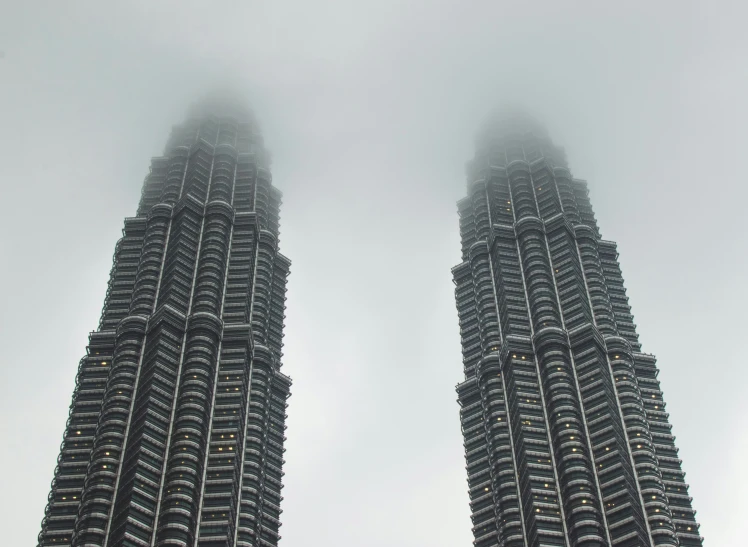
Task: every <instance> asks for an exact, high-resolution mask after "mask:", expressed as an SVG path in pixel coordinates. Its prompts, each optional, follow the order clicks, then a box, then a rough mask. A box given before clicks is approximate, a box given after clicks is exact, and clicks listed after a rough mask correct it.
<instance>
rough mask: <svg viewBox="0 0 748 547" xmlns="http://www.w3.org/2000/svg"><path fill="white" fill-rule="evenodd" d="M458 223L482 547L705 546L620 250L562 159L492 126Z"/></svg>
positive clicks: (515, 132)
mask: <svg viewBox="0 0 748 547" xmlns="http://www.w3.org/2000/svg"><path fill="white" fill-rule="evenodd" d="M458 208H459V214H460V233H461V238H462V260H463V261H462V263H461V264H460V265H458V266H456V267H455V268H454V269H453V277H454V282H455V284H456V290H455V295H456V300H457V309H458V314H459V322H460V333H461V338H462V353H463V363H464V372H465V380H464V382H462V383H460V384H459V385H458V387H457V392H458V395H459V403H460V407H461V410H460V416H461V422H462V432H463V435H464V440H465V457H466V462H467V472H468V484H469V494H470V507H471V513H472V521H473V535H474V542H473V544H474V545H475V546H476V547H488V546H497V545H499V546H502V547H509V546H511V547H515V546H516V547H519V546H527V547H536V546H569V547H571V546H590V547H591V546H602V545H605V546H622V547H623V546H627V547H628V546H630V547H639V546H653V545H662V546H665V545H668V546H675V545H680V546H683V547H696V546H701V545H702V538H701V537H700V536H699V525H698V523H697V522H696V520H695V512H694V511H693V509H692V507H691V498H690V497H689V496H688V485H687V484H686V483H685V481H684V473H683V471H682V470H681V460H680V459H678V449H677V448H676V447H675V438H674V437H673V435H672V434H671V426H670V423H669V421H668V414H667V411H666V405H665V402H664V400H663V394H662V391H661V388H660V383H659V381H658V380H657V375H658V369H657V366H656V363H655V358H654V356H652V355H650V354H648V353H643V352H642V349H641V345H640V343H639V337H638V335H637V333H636V326H635V325H634V323H633V316H632V315H631V309H630V307H629V305H628V299H627V297H626V291H625V289H624V286H623V279H622V277H621V269H620V266H619V263H618V254H617V252H616V244H615V243H613V242H612V241H606V240H603V239H602V238H601V237H600V232H599V230H598V226H597V222H596V220H595V216H594V214H593V212H592V207H591V205H590V199H589V195H588V191H587V185H586V183H585V182H584V181H581V180H577V179H574V178H573V177H572V175H571V173H570V172H569V169H568V167H567V165H566V160H565V156H564V153H563V151H562V150H561V149H559V148H557V147H555V146H554V145H553V144H552V143H551V141H550V139H549V138H548V136H547V135H546V133H545V131H544V130H543V128H541V127H539V126H538V125H537V124H536V123H535V122H534V121H532V120H530V119H528V118H527V117H526V116H522V115H504V116H499V117H497V118H495V119H493V120H492V121H491V122H490V123H488V124H487V125H486V126H485V128H484V129H483V130H482V131H481V132H480V134H479V137H478V139H477V151H476V155H475V158H474V159H473V160H472V161H471V162H470V163H469V164H468V195H467V197H465V198H464V199H462V200H461V201H460V202H459V203H458Z"/></svg>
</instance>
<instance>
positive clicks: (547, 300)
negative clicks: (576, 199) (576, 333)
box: [507, 161, 609, 545]
mask: <svg viewBox="0 0 748 547" xmlns="http://www.w3.org/2000/svg"><path fill="white" fill-rule="evenodd" d="M507 171H508V173H509V178H510V188H511V191H512V201H513V202H514V205H515V208H514V210H515V217H516V218H517V221H516V223H515V231H516V234H517V249H518V253H519V258H520V270H521V272H522V279H523V282H524V287H525V292H526V294H527V299H528V305H529V310H530V318H531V326H532V332H533V346H534V348H535V352H537V364H538V367H537V368H538V370H539V372H540V375H541V378H542V385H543V386H544V387H545V389H547V390H548V392H547V393H546V394H544V395H543V398H544V400H546V401H548V405H549V406H548V408H547V412H548V420H549V423H548V428H549V430H550V431H551V439H552V441H553V446H554V453H555V454H554V457H555V460H556V462H557V465H558V467H559V469H558V473H559V475H560V476H561V477H562V478H561V497H562V499H563V502H564V509H565V511H564V512H565V515H566V517H567V521H568V522H567V527H568V530H569V534H570V536H571V539H572V541H574V542H576V543H578V544H587V545H606V544H608V543H609V539H607V538H606V533H605V530H606V526H605V521H604V519H603V510H602V500H601V497H602V495H601V493H600V486H599V484H598V483H597V480H596V476H595V474H594V470H593V469H592V454H591V446H590V443H589V432H588V431H587V425H586V421H585V416H584V412H583V410H582V408H581V397H580V394H579V386H578V385H577V383H576V381H575V382H573V383H572V382H571V380H572V379H573V378H575V376H574V369H573V362H572V359H571V354H570V348H569V345H568V339H567V338H566V336H565V335H564V331H563V330H562V329H563V319H562V317H561V315H560V309H559V306H558V300H557V294H556V288H555V285H554V281H553V274H552V272H551V265H550V263H549V258H548V249H547V243H546V241H545V229H544V225H543V223H542V221H540V219H539V218H538V217H537V215H538V208H537V203H536V197H535V195H536V189H535V188H534V187H533V181H532V179H531V176H530V172H529V166H528V165H527V164H526V163H525V162H524V161H514V162H513V163H511V164H509V166H508V169H507ZM547 191H548V192H549V193H550V189H547ZM530 357H531V358H532V356H530ZM554 372H555V373H558V372H561V373H562V374H560V375H559V374H554ZM569 372H571V374H569ZM565 380H566V381H565ZM572 426H573V427H572ZM572 472H573V473H575V475H576V480H573V481H571V480H568V479H567V478H566V475H568V474H570V473H572Z"/></svg>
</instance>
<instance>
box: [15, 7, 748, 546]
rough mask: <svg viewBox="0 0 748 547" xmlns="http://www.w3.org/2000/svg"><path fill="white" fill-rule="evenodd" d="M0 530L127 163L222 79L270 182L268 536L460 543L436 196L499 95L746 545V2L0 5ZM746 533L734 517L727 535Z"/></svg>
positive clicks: (446, 292) (123, 203)
mask: <svg viewBox="0 0 748 547" xmlns="http://www.w3.org/2000/svg"><path fill="white" fill-rule="evenodd" d="M4 4H5V6H4V8H3V10H2V12H1V13H2V17H1V18H0V51H1V52H2V54H0V128H1V129H0V184H1V185H2V193H0V200H1V202H2V204H3V212H2V215H0V287H2V291H1V292H0V299H1V300H0V347H2V362H1V365H2V366H1V367H0V370H1V371H2V382H0V389H1V390H2V391H0V425H1V427H2V430H1V431H2V440H3V444H2V451H0V468H2V469H3V473H2V475H1V478H0V481H2V482H1V483H0V486H1V488H0V492H2V496H0V519H2V521H0V530H2V531H0V535H2V536H3V540H2V544H3V545H12V546H16V545H19V546H20V545H33V544H35V541H36V535H37V534H38V532H39V527H40V522H41V519H42V517H43V512H44V507H45V504H46V500H47V494H48V492H49V485H50V482H51V480H52V473H53V470H54V467H55V460H56V458H57V455H58V451H59V446H60V443H61V441H62V434H63V429H64V425H65V421H66V419H67V414H68V406H69V404H70V396H71V394H72V391H73V387H74V382H75V372H76V370H77V365H78V360H79V359H80V357H81V356H82V355H83V354H84V352H85V346H86V343H87V334H88V332H89V331H91V330H93V329H95V327H96V325H97V323H98V319H99V314H100V311H101V305H102V303H103V300H104V295H105V292H106V283H107V280H108V275H109V269H110V267H111V261H112V254H113V252H114V245H115V242H116V241H117V239H118V238H119V236H120V233H121V230H122V226H123V219H124V217H126V216H132V215H134V213H135V209H136V206H137V202H138V199H139V195H140V188H141V184H142V181H143V178H144V176H145V175H146V173H147V172H148V166H149V162H150V158H151V157H152V156H157V155H159V154H161V152H162V150H163V147H164V145H165V143H166V139H167V137H168V134H169V131H170V128H171V126H172V125H173V124H177V123H180V122H181V121H182V120H183V119H184V116H185V113H186V111H187V107H188V106H189V105H190V103H192V102H193V101H194V100H195V99H197V98H199V97H200V96H201V95H202V94H203V93H205V92H206V91H208V90H210V89H212V88H213V87H214V86H216V85H219V84H221V85H223V84H226V83H227V82H230V83H231V85H232V86H234V87H236V88H241V89H242V90H244V92H245V93H246V96H247V101H248V103H249V104H251V105H252V108H253V110H254V111H255V113H256V115H257V118H258V119H259V121H260V123H261V125H262V130H263V134H264V137H265V142H266V144H267V146H268V148H269V149H270V150H271V152H272V155H273V166H272V172H273V179H274V184H275V185H276V186H278V187H279V188H280V189H281V190H282V191H283V193H284V203H283V206H282V210H281V239H280V246H281V252H283V254H285V255H286V256H288V257H289V258H290V259H291V260H292V262H293V265H292V270H291V276H290V280H289V291H288V302H287V305H288V309H287V321H286V331H285V334H286V336H285V339H284V341H285V344H286V345H285V356H284V369H283V370H284V372H285V373H287V374H289V375H290V376H291V377H292V378H293V380H294V385H293V387H292V396H291V399H290V400H289V409H288V414H289V418H288V430H287V437H288V441H287V444H286V448H287V452H286V462H287V463H286V465H285V468H284V471H285V473H286V475H285V478H284V483H285V488H284V490H283V495H284V498H285V499H284V501H283V510H284V513H283V515H282V517H281V520H282V522H283V527H282V528H281V534H282V536H283V539H282V542H281V545H283V546H284V547H301V546H304V547H308V546H325V547H350V546H351V545H355V546H357V547H374V546H376V547H380V546H381V545H388V546H390V547H406V546H407V547H418V546H422V547H455V546H460V545H461V546H467V545H470V544H471V541H472V534H471V523H470V518H469V507H468V496H467V484H466V473H465V469H464V465H465V463H464V458H463V449H462V437H461V433H460V424H459V420H458V405H457V403H456V394H455V391H454V387H455V385H456V384H457V383H458V382H459V381H460V380H461V379H462V363H461V354H460V344H459V330H458V324H457V314H456V310H455V306H454V295H453V285H452V282H451V274H450V268H451V267H452V266H454V265H456V264H457V263H458V262H459V261H460V248H459V236H458V230H457V213H456V205H455V202H456V201H457V200H458V199H459V198H460V197H462V196H463V195H464V193H465V174H464V165H465V162H466V161H467V160H468V159H469V158H470V157H471V156H472V153H473V150H472V148H473V138H474V135H475V132H476V130H477V129H478V127H479V125H480V123H481V122H482V121H483V119H484V118H485V116H486V115H487V114H488V113H489V112H490V111H491V110H492V109H494V108H495V107H497V106H501V105H503V104H509V103H515V102H519V103H521V104H523V105H524V106H525V107H526V108H527V109H529V110H530V111H531V112H532V113H533V114H534V115H535V116H536V117H537V118H538V119H540V120H541V121H542V122H543V123H544V124H546V125H547V127H548V129H549V133H550V135H551V136H552V138H553V139H554V141H555V142H556V143H557V144H560V145H562V146H563V147H564V148H565V149H566V152H567V156H568V160H569V165H570V168H571V170H572V172H573V174H574V175H575V176H576V177H579V178H583V179H586V180H588V181H589V184H590V188H591V197H592V203H593V206H594V208H595V212H596V216H597V218H598V222H599V225H600V228H601V231H602V234H603V237H604V238H606V239H612V240H615V241H617V242H618V244H619V252H620V261H621V265H622V268H623V274H624V279H625V282H626V286H627V289H628V294H629V297H630V300H631V304H632V306H633V313H634V315H635V321H636V323H637V325H638V330H639V334H640V339H641V342H642V343H643V349H644V351H647V352H651V353H654V354H655V355H657V357H658V363H659V366H660V368H661V374H660V380H661V381H662V385H663V390H664V393H665V400H666V402H667V404H668V410H669V412H670V415H671V421H672V423H673V424H674V428H673V431H674V434H675V435H676V436H677V444H678V446H679V447H680V449H681V451H680V457H681V458H682V459H683V461H684V464H683V465H684V469H685V471H686V472H687V481H688V482H689V483H690V484H691V495H692V496H693V498H694V502H693V503H694V507H695V508H696V509H697V511H698V515H697V518H698V520H699V521H700V522H701V524H702V528H701V532H702V535H704V536H705V537H706V543H707V545H712V546H715V547H716V546H719V547H722V546H732V545H736V546H737V545H741V544H743V542H741V541H740V538H741V537H743V538H744V537H745V536H744V526H745V524H744V522H743V521H744V519H743V516H744V515H745V514H746V511H748V501H746V499H747V498H746V497H745V496H742V495H740V494H739V492H740V489H739V484H740V483H739V477H740V476H742V472H743V470H744V466H745V463H744V461H745V454H746V452H747V451H748V431H747V430H746V427H745V420H746V417H747V416H748V398H747V397H745V390H744V386H745V384H746V381H747V380H748V372H746V370H747V369H746V367H745V366H744V363H745V359H744V356H743V354H742V352H743V348H742V347H741V346H742V344H743V343H744V339H745V334H744V333H743V332H742V331H743V328H742V326H743V323H744V321H743V320H741V319H740V316H741V315H742V314H743V313H744V310H745V308H744V306H745V305H746V304H748V302H747V300H748V299H747V298H746V292H747V291H746V281H745V280H746V275H747V274H748V258H747V256H748V255H747V253H746V250H747V249H746V243H745V227H744V221H745V218H746V215H745V203H746V199H748V190H747V189H746V176H745V174H743V173H742V170H741V167H740V161H741V158H743V157H744V154H745V151H746V149H747V148H748V142H747V141H748V138H747V137H746V131H745V129H744V128H745V127H746V122H748V106H747V104H748V101H746V99H745V98H746V96H748V75H747V73H746V69H745V55H746V52H747V51H748V34H746V33H745V30H744V28H743V27H744V23H743V22H744V21H745V18H746V15H748V8H746V7H745V5H744V4H743V3H741V2H716V1H703V2H690V1H660V2H651V1H650V2H615V3H613V2H605V3H601V2H571V1H567V2H530V3H521V2H516V3H515V2H503V1H497V0H494V1H491V2H457V1H455V2H447V1H435V0H432V1H429V2H420V1H416V2H408V3H405V2H397V1H394V0H379V1H377V2H332V1H317V2H290V1H282V0H281V1H275V2H230V1H220V2H213V3H211V4H210V5H207V3H206V2H171V1H169V2H167V1H162V2H158V3H157V6H156V7H154V6H153V5H151V3H150V2H145V1H131V2H128V3H127V5H126V6H125V5H120V6H118V7H113V6H104V5H102V3H95V2H71V1H67V2H46V3H45V2H39V3H30V2H27V3H22V2H17V3H14V4H15V5H11V3H10V2H4ZM743 541H744V540H743Z"/></svg>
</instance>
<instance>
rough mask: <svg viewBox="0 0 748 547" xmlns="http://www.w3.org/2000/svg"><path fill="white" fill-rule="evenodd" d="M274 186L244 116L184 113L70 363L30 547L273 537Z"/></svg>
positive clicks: (205, 107)
mask: <svg viewBox="0 0 748 547" xmlns="http://www.w3.org/2000/svg"><path fill="white" fill-rule="evenodd" d="M280 202H281V193H280V192H279V191H278V190H277V189H276V188H275V187H274V186H273V185H272V179H271V176H270V171H269V157H268V154H267V153H266V151H265V149H264V147H263V142H262V137H261V136H260V134H259V132H258V128H257V125H256V123H255V122H254V119H253V118H252V116H251V114H250V112H249V111H247V110H244V109H243V108H241V107H239V106H237V103H235V102H232V101H227V100H226V99H225V98H221V97H218V96H216V97H211V98H209V99H206V100H205V101H203V102H201V103H200V104H199V105H197V106H196V107H194V108H193V110H192V112H191V113H190V115H189V116H188V120H187V122H186V123H184V124H183V125H181V126H178V127H175V128H174V130H173V132H172V135H171V138H170V139H169V141H168V144H167V146H166V150H165V153H164V155H163V156H162V157H158V158H154V159H152V162H151V168H150V173H149V174H148V175H147V177H146V179H145V182H144V185H143V190H142V197H141V200H140V205H139V207H138V211H137V215H136V216H134V217H132V218H126V219H125V222H124V230H123V237H122V238H121V239H120V240H119V241H118V242H117V245H116V247H115V251H114V264H113V267H112V270H111V274H110V280H109V287H108V291H107V295H106V300H105V302H104V308H103V312H102V315H101V320H100V323H99V326H98V329H96V331H94V332H92V333H91V335H90V337H89V343H88V347H87V352H86V355H85V356H84V357H83V358H82V359H81V361H80V366H79V369H78V375H77V378H76V387H75V391H74V393H73V400H72V404H71V407H70V416H69V419H68V422H67V424H66V429H65V434H64V440H63V443H62V446H61V449H60V455H59V457H58V460H57V462H58V465H57V467H56V469H55V472H54V480H53V482H52V490H51V492H50V494H49V503H48V505H47V507H46V511H45V516H44V520H43V521H42V530H41V533H40V534H39V539H38V545H40V546H50V545H74V546H83V545H85V546H100V547H120V546H153V545H181V546H185V547H186V546H189V547H193V546H205V547H208V546H210V547H213V546H215V547H218V546H222V547H223V546H235V545H236V546H239V545H242V546H261V545H277V544H278V540H279V538H280V536H279V535H278V529H279V527H280V522H279V518H280V512H281V510H280V502H281V499H282V498H281V488H282V485H281V477H282V475H283V473H282V471H281V468H282V464H283V452H284V448H283V444H284V440H285V437H284V430H285V425H284V424H285V418H286V400H287V398H288V396H289V389H290V385H291V380H290V378H288V377H287V376H285V375H284V374H283V373H281V371H280V369H281V357H282V346H283V343H282V337H283V324H284V317H285V311H284V310H285V303H284V302H285V292H286V278H287V276H288V273H289V266H290V262H289V261H288V259H287V258H285V257H284V256H283V255H281V254H280V253H279V252H278V237H279V232H278V225H279V207H280Z"/></svg>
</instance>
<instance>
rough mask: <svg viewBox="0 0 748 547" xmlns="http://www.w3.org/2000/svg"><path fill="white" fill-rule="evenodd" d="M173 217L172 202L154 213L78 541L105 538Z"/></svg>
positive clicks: (116, 357)
mask: <svg viewBox="0 0 748 547" xmlns="http://www.w3.org/2000/svg"><path fill="white" fill-rule="evenodd" d="M170 218H171V207H169V206H168V205H157V206H155V207H153V209H152V210H151V211H150V212H149V216H148V220H147V224H146V228H145V235H144V238H143V239H144V241H143V252H142V255H141V258H140V264H139V266H138V270H137V274H136V276H135V281H134V285H133V291H132V300H131V303H130V315H129V316H128V317H126V318H124V319H122V320H121V321H120V322H119V324H118V326H117V335H116V340H115V346H114V351H113V359H112V366H111V372H110V375H109V379H108V381H107V388H106V393H105V395H104V402H103V405H102V414H101V418H100V420H99V424H98V427H97V429H96V436H95V441H94V443H93V450H92V458H91V463H90V465H89V468H88V473H87V479H86V485H85V487H84V491H83V494H82V500H83V506H82V507H81V510H80V512H79V515H78V520H77V522H76V528H75V534H74V536H73V540H72V544H73V545H103V544H104V542H105V537H106V532H107V529H108V526H109V522H110V519H111V512H112V503H113V499H114V494H115V491H116V488H117V485H118V478H117V477H118V476H119V469H120V467H121V465H122V463H123V448H124V445H125V439H126V437H127V434H128V430H129V426H130V419H131V418H130V416H131V412H132V409H133V401H134V399H135V387H136V385H137V381H138V375H139V373H140V361H141V355H142V349H143V343H144V340H145V332H146V325H147V322H148V319H147V317H148V314H150V313H151V312H152V309H153V305H154V303H155V298H156V287H157V286H158V279H159V276H160V272H161V270H162V268H163V256H164V253H165V247H166V241H167V238H168V236H169V226H170Z"/></svg>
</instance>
